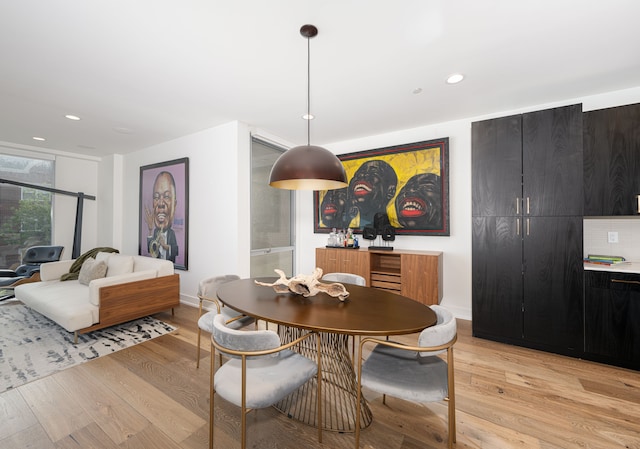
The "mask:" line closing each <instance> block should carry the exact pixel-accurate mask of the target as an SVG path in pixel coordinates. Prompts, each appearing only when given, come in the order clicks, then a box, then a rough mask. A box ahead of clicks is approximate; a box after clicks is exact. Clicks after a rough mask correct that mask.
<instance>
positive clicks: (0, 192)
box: [0, 154, 54, 268]
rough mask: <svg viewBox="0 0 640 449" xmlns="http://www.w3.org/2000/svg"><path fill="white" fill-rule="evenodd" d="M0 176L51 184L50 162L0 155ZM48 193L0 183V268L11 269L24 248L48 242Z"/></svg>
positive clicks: (49, 228) (50, 185) (49, 239)
mask: <svg viewBox="0 0 640 449" xmlns="http://www.w3.org/2000/svg"><path fill="white" fill-rule="evenodd" d="M0 179H2V180H6V181H13V182H17V183H26V184H31V185H42V186H44V187H54V161H53V160H43V159H36V158H30V157H22V156H14V155H7V154H0ZM52 204H53V202H52V194H51V193H50V192H45V191H42V190H38V189H36V188H31V187H24V186H21V185H15V184H10V183H7V182H2V183H0V268H15V267H16V266H17V265H19V264H20V262H21V261H22V253H23V252H24V250H26V249H27V248H29V247H31V246H35V245H50V244H51V230H52V228H51V214H52Z"/></svg>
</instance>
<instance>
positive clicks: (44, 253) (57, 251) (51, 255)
mask: <svg viewBox="0 0 640 449" xmlns="http://www.w3.org/2000/svg"><path fill="white" fill-rule="evenodd" d="M63 249H64V246H51V245H49V246H32V247H30V248H28V249H27V250H26V251H25V253H24V255H23V256H22V263H24V264H41V263H45V262H57V261H59V260H60V257H61V256H62V250H63Z"/></svg>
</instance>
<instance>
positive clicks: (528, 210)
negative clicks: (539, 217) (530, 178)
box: [527, 197, 531, 215]
mask: <svg viewBox="0 0 640 449" xmlns="http://www.w3.org/2000/svg"><path fill="white" fill-rule="evenodd" d="M529 214H531V210H530V208H529V197H527V215H529Z"/></svg>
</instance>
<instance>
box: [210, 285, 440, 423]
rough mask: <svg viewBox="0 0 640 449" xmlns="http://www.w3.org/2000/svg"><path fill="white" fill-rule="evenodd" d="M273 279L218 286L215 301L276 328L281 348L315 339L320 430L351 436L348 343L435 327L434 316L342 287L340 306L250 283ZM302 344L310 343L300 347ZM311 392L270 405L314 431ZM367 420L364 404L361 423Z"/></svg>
mask: <svg viewBox="0 0 640 449" xmlns="http://www.w3.org/2000/svg"><path fill="white" fill-rule="evenodd" d="M276 279H277V278H275V277H274V278H270V277H267V278H250V279H240V280H236V281H231V282H227V283H225V284H222V285H221V286H220V287H219V288H218V291H217V296H218V299H219V300H220V301H221V302H222V303H223V304H225V305H226V306H229V307H231V308H233V309H235V310H237V311H239V312H242V313H243V314H245V315H248V316H252V317H254V318H256V319H258V320H263V321H266V322H268V323H273V324H276V325H278V332H279V334H280V336H281V339H282V341H283V342H288V341H292V340H293V339H295V338H297V337H298V336H300V335H301V334H302V333H304V332H306V331H310V330H311V331H316V332H319V333H320V336H321V342H322V343H321V352H322V354H321V356H322V360H321V363H322V391H323V398H322V400H323V416H322V422H323V428H324V429H325V430H332V431H338V432H352V431H354V430H355V413H356V400H357V379H356V374H355V371H354V368H353V366H354V363H353V360H352V358H351V352H350V351H349V344H348V341H349V338H354V337H357V336H363V335H369V336H381V337H386V336H393V335H406V334H412V333H416V332H420V331H422V330H423V329H425V328H427V327H430V326H433V325H434V324H436V321H437V318H436V314H435V313H434V312H433V310H431V309H430V308H429V307H428V306H426V305H424V304H421V303H419V302H417V301H414V300H412V299H410V298H407V297H405V296H401V295H398V294H395V293H392V292H390V291H386V290H381V289H378V288H373V287H362V286H358V285H353V284H343V285H344V286H345V287H346V289H347V291H348V292H349V296H348V297H347V298H346V300H345V301H340V300H339V299H338V298H334V297H331V296H329V295H328V294H326V293H319V294H317V295H315V296H311V297H307V298H305V297H304V296H302V295H298V294H295V293H277V292H276V291H275V290H274V289H273V288H272V287H268V286H262V285H257V284H256V283H255V281H256V280H258V281H261V282H265V283H273V282H275V280H276ZM304 342H310V343H308V344H304ZM304 342H303V345H302V346H301V347H298V348H297V350H298V351H299V352H300V353H302V354H304V355H306V356H308V357H310V358H315V357H316V355H315V354H316V346H315V343H313V342H312V341H311V340H305V341H304ZM315 388H316V387H315V386H314V385H313V384H312V383H307V384H305V385H304V386H303V387H301V388H300V389H299V390H298V391H297V392H294V393H293V394H291V395H290V396H289V397H287V398H286V399H284V400H283V401H281V402H280V403H278V404H277V405H276V408H277V409H278V410H280V411H281V412H283V413H285V414H287V415H288V416H290V417H292V418H295V419H297V420H299V421H302V422H305V423H307V424H309V425H313V426H315V425H317V424H316V423H317V417H316V416H315V412H314V409H315V407H314V404H315V391H316V390H315ZM371 420H372V416H371V411H370V409H369V407H368V406H367V404H366V402H365V401H364V397H363V404H362V414H361V423H362V425H363V427H365V426H367V425H369V424H370V423H371Z"/></svg>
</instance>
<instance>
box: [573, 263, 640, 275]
mask: <svg viewBox="0 0 640 449" xmlns="http://www.w3.org/2000/svg"><path fill="white" fill-rule="evenodd" d="M584 269H585V270H591V271H612V272H616V273H640V262H633V261H625V262H621V263H616V264H613V265H602V264H595V263H587V262H585V263H584Z"/></svg>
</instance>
